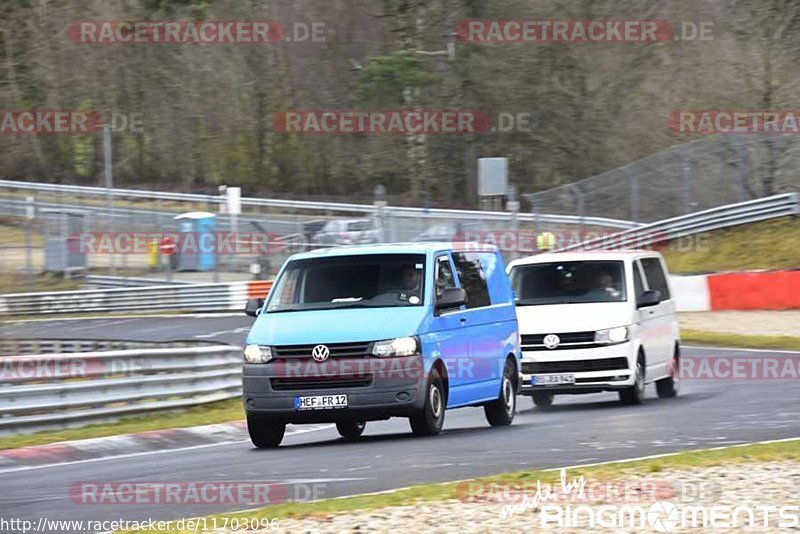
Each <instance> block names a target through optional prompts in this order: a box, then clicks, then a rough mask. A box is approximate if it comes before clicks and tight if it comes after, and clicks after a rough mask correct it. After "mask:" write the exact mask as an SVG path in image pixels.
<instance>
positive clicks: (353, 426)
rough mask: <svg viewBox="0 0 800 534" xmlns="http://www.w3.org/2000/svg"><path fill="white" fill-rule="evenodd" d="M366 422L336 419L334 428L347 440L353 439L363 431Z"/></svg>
mask: <svg viewBox="0 0 800 534" xmlns="http://www.w3.org/2000/svg"><path fill="white" fill-rule="evenodd" d="M366 426H367V423H366V422H364V421H338V422H337V423H336V430H338V431H339V435H340V436H342V437H343V438H344V439H346V440H347V441H355V440H357V439H358V438H360V437H361V434H363V433H364V428H366Z"/></svg>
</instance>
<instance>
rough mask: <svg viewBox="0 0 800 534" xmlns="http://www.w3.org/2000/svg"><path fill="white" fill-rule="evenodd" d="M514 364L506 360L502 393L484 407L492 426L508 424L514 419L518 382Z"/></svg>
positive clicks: (501, 386)
mask: <svg viewBox="0 0 800 534" xmlns="http://www.w3.org/2000/svg"><path fill="white" fill-rule="evenodd" d="M515 377H516V372H515V370H514V364H513V363H511V362H510V361H507V362H506V367H505V369H504V370H503V380H502V382H501V383H500V395H499V396H498V397H497V400H494V401H492V402H490V403H489V404H487V405H485V406H484V407H483V412H484V413H485V414H486V420H487V421H489V424H490V425H492V426H507V425H510V424H511V422H512V421H513V420H514V410H515V409H516V408H517V384H516V380H515Z"/></svg>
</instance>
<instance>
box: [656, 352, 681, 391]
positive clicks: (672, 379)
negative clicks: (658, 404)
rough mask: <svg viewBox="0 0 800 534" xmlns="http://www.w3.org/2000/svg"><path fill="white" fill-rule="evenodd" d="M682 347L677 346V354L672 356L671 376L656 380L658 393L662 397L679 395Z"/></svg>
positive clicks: (670, 364)
mask: <svg viewBox="0 0 800 534" xmlns="http://www.w3.org/2000/svg"><path fill="white" fill-rule="evenodd" d="M680 358H681V354H680V348H678V347H677V346H676V347H675V354H674V355H673V356H672V361H671V362H670V363H669V376H668V377H667V378H662V379H661V380H658V381H656V393H658V396H659V397H660V398H662V399H671V398H672V397H677V396H678V385H679V381H678V372H679V371H680V363H681V360H680Z"/></svg>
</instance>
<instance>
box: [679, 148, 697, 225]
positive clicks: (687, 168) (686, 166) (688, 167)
mask: <svg viewBox="0 0 800 534" xmlns="http://www.w3.org/2000/svg"><path fill="white" fill-rule="evenodd" d="M675 153H676V154H678V156H680V158H681V161H682V163H683V213H691V212H692V211H693V209H692V203H693V202H692V163H691V161H689V156H687V155H686V151H685V150H684V147H676V148H675Z"/></svg>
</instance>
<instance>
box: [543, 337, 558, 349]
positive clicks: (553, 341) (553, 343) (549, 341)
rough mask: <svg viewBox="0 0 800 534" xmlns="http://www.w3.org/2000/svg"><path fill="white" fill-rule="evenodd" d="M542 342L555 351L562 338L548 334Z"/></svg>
mask: <svg viewBox="0 0 800 534" xmlns="http://www.w3.org/2000/svg"><path fill="white" fill-rule="evenodd" d="M542 342H543V343H544V346H545V347H547V348H548V349H554V348H556V347H557V346H558V345H559V343H561V338H560V337H558V336H557V335H555V334H547V335H546V336H544V340H543V341H542Z"/></svg>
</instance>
